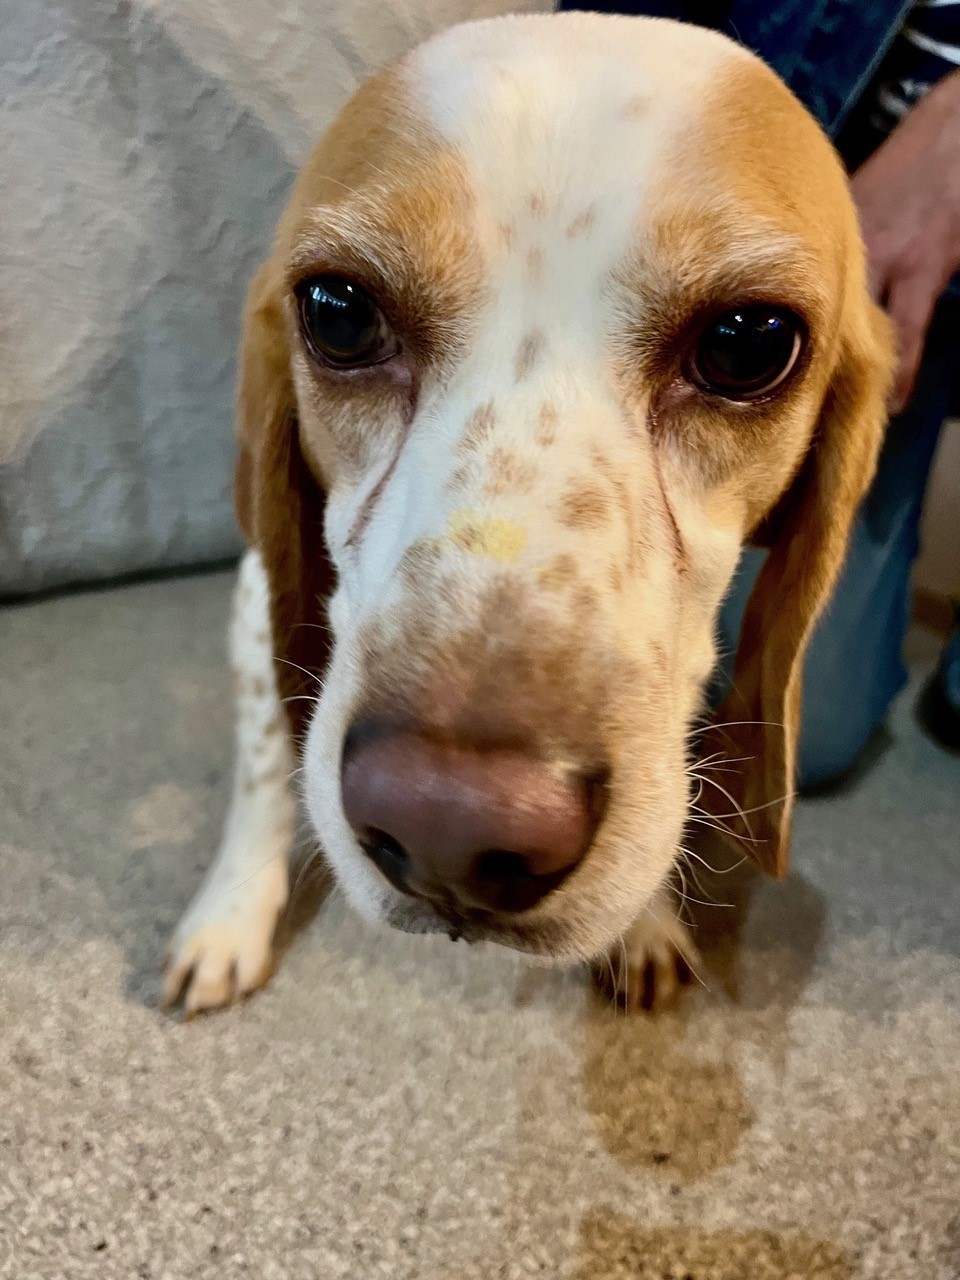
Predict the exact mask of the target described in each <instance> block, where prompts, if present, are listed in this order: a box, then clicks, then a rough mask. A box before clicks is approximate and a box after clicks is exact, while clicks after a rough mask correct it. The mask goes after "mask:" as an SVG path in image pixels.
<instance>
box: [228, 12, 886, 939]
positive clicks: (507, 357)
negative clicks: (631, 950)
mask: <svg viewBox="0 0 960 1280" xmlns="http://www.w3.org/2000/svg"><path fill="white" fill-rule="evenodd" d="M889 367H890V340H889V335H888V332H887V327H886V323H885V321H884V320H883V317H882V315H881V314H880V312H879V311H878V310H877V309H876V308H875V307H874V305H873V304H872V302H871V301H870V299H869V297H868V293H867V289H866V285H865V276H864V264H863V254H862V248H861V243H860V239H859V235H858V230H857V224H856V218H855V214H854V211H853V207H852V204H851V201H850V197H849V194H848V190H847V185H846V181H845V178H844V174H843V172H842V169H841V167H840V165H839V163H838V161H837V159H836V157H835V155H834V153H833V151H832V149H831V147H830V146H829V144H828V142H827V141H826V140H825V138H824V137H823V135H822V134H821V132H820V131H819V129H818V127H817V126H816V125H815V123H814V122H813V121H812V120H811V119H810V118H809V116H808V115H807V114H806V112H805V111H804V110H803V109H802V108H801V107H800V106H799V104H798V103H797V102H796V101H795V100H794V98H793V97H792V96H791V94H790V93H789V92H788V90H787V89H786V88H785V87H784V86H783V85H782V84H781V83H780V82H779V81H778V80H777V79H776V77H775V76H774V75H773V74H772V73H771V72H770V71H769V70H767V69H766V68H765V67H764V66H763V65H762V64H761V63H760V62H759V61H758V60H757V59H755V58H754V57H753V56H752V55H750V54H748V53H747V52H745V51H744V50H742V49H740V48H738V47H736V46H735V45H733V44H732V43H730V42H729V41H727V40H725V39H723V38H722V37H720V36H717V35H715V34H712V33H709V32H705V31H702V30H699V29H697V28H693V27H687V26H681V25H679V24H675V23H671V22H664V21H657V20H648V19H631V18H623V19H619V18H601V17H597V16H587V15H579V14H576V15H564V16H559V17H558V16H549V17H539V18H529V17H528V18H509V19H500V20H496V21H493V22H483V23H477V24H472V25H468V26H465V27H460V28H455V29H453V30H451V31H448V32H446V33H445V34H443V35H441V36H440V37H438V38H436V39H434V40H432V41H430V42H429V43H428V44H426V45H424V46H423V47H421V48H420V49H418V50H417V51H415V52H414V53H413V54H411V55H410V56H408V57H406V58H404V59H403V60H402V61H400V62H398V63H396V64H394V65H392V66H391V67H389V68H387V69H386V70H385V71H383V72H382V73H381V74H379V75H378V76H377V77H376V78H374V79H373V80H372V81H370V82H368V83H367V84H366V85H365V86H364V87H363V88H361V90H360V91H359V92H358V93H357V95H356V96H355V97H354V98H353V99H352V101H351V102H350V103H349V104H348V105H347V106H346V108H345V109H344V110H343V112H342V113H341V115H340V117H339V118H338V119H337V121H336V122H335V123H334V125H333V127H332V128H331V129H330V131H329V132H328V133H327V135H326V137H325V138H324V139H323V141H322V142H321V144H320V146H319V148H318V149H317V151H316V152H315V154H314V156H313V157H312V159H311V160H310V162H309V164H308V166H307V167H306V169H305V171H304V173H303V174H302V176H301V178H300V181H299V184H298V185H297V188H296V190H295V192H294V195H293V198H292V200H291V203H290V206H289V208H288V211H287V213H286V215H285V217H284V219H283V221H282V224H281V227H280V230H279V233H278V237H277V241H276V245H275V249H274V252H273V255H272V257H271V258H270V260H269V262H268V263H267V264H266V265H265V266H264V268H263V269H262V270H261V272H260V274H259V275H258V277H257V279H256V281H255V282H254V285H253V289H252V293H251V298H250V302H249V305H248V311H247V319H246V335H245V342H244V349H243V355H242V373H241V390H240V434H241V458H240V464H239V470H238V504H239V509H240V515H241V520H242V521H243V523H244V527H245V529H246V531H247V533H248V535H249V537H250V539H251V541H252V542H253V543H254V544H255V545H256V546H257V547H258V548H259V549H260V551H261V554H262V555H263V558H264V561H265V564H266V567H267V572H268V576H269V579H270V584H271V592H272V601H273V619H272V621H273V629H274V641H275V646H276V650H277V654H278V657H279V659H280V663H279V667H278V677H279V679H280V683H281V689H282V691H283V693H284V694H285V695H286V696H287V698H288V702H287V707H288V710H289V712H290V714H291V717H292V719H293V722H294V726H295V729H297V731H298V732H299V733H300V737H301V740H302V745H303V788H304V794H305V797H306V801H307V805H308V809H309V812H310V814H311V816H312V819H313V823H314V825H315V827H316V831H317V835H318V836H319V839H320V841H321V843H322V846H323V848H324V850H325V852H326V854H327V856H328V858H329V860H330V862H331V863H332V864H333V866H334V868H335V870H336V872H337V874H338V877H339V879H340V881H341V883H342V884H343V886H344V888H345V890H346V892H347V894H348V896H349V897H350V898H351V900H352V901H353V902H354V903H355V905H356V906H357V907H359V908H360V909H361V910H362V911H364V912H365V913H366V914H368V915H372V916H374V917H379V918H386V919H389V920H390V921H391V922H392V923H395V924H398V925H400V926H401V927H406V928H411V929H431V928H444V929H454V930H458V931H461V932H465V933H467V935H468V936H484V937H491V938H494V939H497V940H500V941H504V942H507V943H509V944H510V945H513V946H517V947H520V948H525V949H530V950H539V951H544V952H551V953H554V954H558V955H569V956H583V957H589V956H593V955H595V954H597V953H598V952H599V951H600V950H601V949H602V948H603V947H605V946H606V945H607V944H608V943H610V942H611V941H612V940H613V939H614V938H616V937H617V936H618V935H619V934H621V933H622V932H623V930H624V929H625V928H626V927H627V926H628V925H629V923H630V922H631V921H632V920H633V919H634V918H635V917H636V916H637V915H638V914H639V913H640V912H641V911H642V910H643V908H644V905H645V904H646V902H647V901H648V900H649V898H650V897H651V895H652V894H653V892H654V891H655V889H656V888H657V886H658V885H659V884H660V883H661V881H662V880H663V879H664V877H665V876H666V874H667V872H668V870H669V868H670V866H671V863H672V861H673V859H674V857H675V855H676V853H677V850H678V847H679V845H680V843H681V840H682V834H683V830H684V824H685V821H686V819H687V816H688V810H689V805H690V775H689V757H688V753H689V747H690V734H691V729H692V727H693V726H694V725H695V723H696V722H697V718H698V716H699V715H701V713H702V709H703V690H704V686H705V682H706V681H707V679H708V677H709V675H710V673H711V669H712V667H713V665H714V662H715V656H716V655H715V643H714V626H715V619H716V614H717V609H718V606H719V604H720V602H721V600H722V598H723V596H724V593H725V591H726V589H727V587H728V585H729V583H730V579H731V576H732V574H733V572H734V569H735V567H736V564H737V560H738V557H739V554H740V551H741V547H742V546H743V544H744V543H745V542H748V541H753V542H755V543H762V544H763V545H766V546H768V547H769V548H770V554H769V557H768V559H767V562H766V565H765V567H764V569H763V571H762V573H761V575H760V578H759V581H758V583H757V586H756V589H755V592H754V595H753V598H752V600H751V602H750V605H749V608H748V612H747V616H746V621H745V624H744V633H743V636H742V640H741V647H740V653H739V656H738V663H737V674H736V680H735V688H736V695H735V696H736V704H735V709H733V710H732V711H731V710H730V709H726V710H725V709H721V712H720V716H719V719H720V720H721V721H726V722H728V723H727V726H726V728H725V729H724V730H723V733H724V741H723V745H722V748H721V749H722V750H723V751H725V752H726V753H727V755H729V756H730V757H732V758H734V759H736V760H737V761H738V764H737V766H736V769H735V770H734V771H732V772H730V773H725V774H724V775H723V777H724V791H723V795H722V797H721V800H720V803H721V805H723V806H724V807H726V808H728V809H729V808H732V807H734V806H736V807H738V808H742V809H744V810H746V811H748V812H749V813H750V814H751V815H752V817H751V822H752V837H753V841H754V843H753V844H752V845H751V848H753V849H754V850H756V851H757V853H758V857H759V858H760V860H761V861H762V862H763V863H764V864H765V865H766V866H767V867H768V869H771V870H782V868H783V866H784V865H785V859H786V851H787V842H788V835H789V821H790V805H791V800H790V793H791V775H792V772H793V764H794V754H795V741H796V735H797V726H798V712H799V691H800V673H801V666H802V660H803V655H804V649H805V646H806V642H807V638H808V635H809V633H810V630H811V627H812V625H813V623H814V621H815V619H816V618H817V616H818V613H819V611H820V609H821V607H822V605H823V604H824V601H825V598H826V596H827V594H828V593H829V591H830V589H831V586H832V584H833V581H834V578H835V576H836V573H837V570H838V568H839V564H840V561H841V559H842V556H843V552H844V547H845V542H846V537H847V533H848V530H849V527H850V524H851V520H852V518H853V515H854V512H855V509H856V507H857V504H858V502H859V500H860V498H861V496H862V495H863V493H864V491H865V489H866V486H867V484H868V482H869V480H870V477H871V473H872V470H873V466H874V461H875V455H876V452H877V448H878V444H879V440H880V436H881V431H882V426H883V422H884V402H885V395H886V390H887V382H888V374H889ZM308 673H317V674H319V675H321V676H322V688H321V689H320V691H319V693H318V691H317V686H316V684H315V683H313V681H312V679H311V675H310V674H308ZM728 797H729V798H728Z"/></svg>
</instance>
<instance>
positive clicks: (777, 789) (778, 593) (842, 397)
mask: <svg viewBox="0 0 960 1280" xmlns="http://www.w3.org/2000/svg"><path fill="white" fill-rule="evenodd" d="M863 298H864V301H863V304H862V305H858V306H857V307H856V308H855V309H854V308H851V309H852V310H855V311H856V316H855V322H854V323H853V324H850V323H848V325H847V329H846V332H845V333H844V334H843V335H842V338H841V344H840V351H839V355H838V359H837V363H836V367H835V370H834V374H833V377H832V379H831V382H830V385H829V387H828V389H827V393H826V396H825V398H824V403H823V407H822V410H821V414H820V419H819V422H818V424H817V428H816V430H815V432H814V434H813V438H812V440H811V443H810V447H809V450H808V452H807V454H806V456H805V457H804V459H803V462H802V464H801V466H800V469H799V471H798V473H797V475H796V477H795V479H794V481H793V482H792V484H791V485H790V487H789V489H788V490H787V492H786V493H785V494H784V496H783V497H782V498H781V499H780V501H779V502H778V503H777V505H776V507H775V508H774V510H773V511H772V512H771V513H770V515H769V516H768V517H767V518H766V520H765V521H764V522H763V525H762V526H761V528H760V529H758V530H757V531H756V532H755V534H754V536H753V538H752V539H751V540H752V541H753V542H754V543H755V544H756V545H761V546H768V547H769V555H768V556H767V559H766V562H765V563H764V566H763V568H762V569H761V571H760V574H759V577H758V578H757V581H756V585H755V586H754V589H753V592H752V594H751V596H750V599H749V601H748V604H747V608H746V612H745V614H744V619H743V625H742V628H741V632H740V644H739V648H738V650H737V657H736V664H735V668H734V679H733V689H732V691H731V693H730V694H729V695H728V696H727V698H726V700H725V701H724V702H723V704H722V705H721V706H720V708H719V710H718V711H717V714H716V717H715V727H714V728H713V729H711V730H710V731H709V734H708V736H709V737H710V739H711V744H710V749H716V750H718V751H721V752H723V753H724V754H725V755H726V756H727V757H728V758H730V759H737V760H738V761H740V764H739V767H738V771H737V772H736V773H733V772H731V773H729V774H725V775H724V779H725V785H726V779H727V778H731V779H734V782H733V783H731V784H730V785H729V786H728V787H727V790H728V792H729V795H724V794H721V793H716V789H715V788H712V787H711V788H708V790H709V791H711V792H715V794H714V795H713V796H711V797H709V798H708V797H707V796H706V794H705V795H704V797H703V801H702V802H703V803H704V805H705V807H707V808H708V810H712V811H713V812H714V814H715V815H719V814H720V813H721V812H722V816H723V819H724V822H725V823H726V824H727V825H728V826H729V825H730V819H731V814H730V810H731V809H732V808H733V807H736V806H739V808H740V809H741V810H742V813H741V815H738V816H736V817H734V818H733V821H734V823H736V824H737V825H736V826H735V827H734V828H733V830H734V831H736V833H737V834H741V835H743V836H745V837H747V839H746V847H747V848H748V849H749V851H750V852H751V853H752V854H753V856H754V857H755V858H756V860H757V862H758V863H759V864H760V866H761V867H762V868H763V870H765V871H767V872H769V873H770V874H772V875H775V876H778V877H779V876H783V875H785V874H786V870H787V864H788V861H789V852H790V824H791V816H792V811H793V790H794V777H795V769H796V757H797V740H798V736H799V732H800V710H801V686H802V676H803V660H804V655H805V653H806V650H807V644H808V641H809V639H810V634H811V632H812V630H813V627H814V624H815V623H816V621H817V619H818V617H819V616H820V613H821V612H822V610H823V607H824V605H825V604H826V603H827V601H828V599H829V597H830V593H831V592H832V590H833V587H834V585H835V583H836V580H837V576H838V574H839V572H840V568H841V566H842V564H843V559H844V554H845V551H846V547H847V540H848V537H849V534H850V529H851V526H852V524H853V521H854V518H855V516H856V513H857V508H858V507H859V504H860V501H861V499H862V498H863V497H864V495H865V494H866V492H867V490H868V488H869V486H870V481H871V480H872V478H873V473H874V470H875V467H876V460H877V454H878V452H879V449H880V444H881V441H882V439H883V433H884V429H885V426H886V420H887V412H886V400H887V393H888V389H889V385H890V379H891V374H892V367H893V343H892V337H891V331H890V325H889V322H888V321H887V319H886V317H885V316H884V315H883V313H882V312H881V311H880V310H879V308H878V307H876V306H875V305H874V304H873V303H872V302H871V301H869V300H868V299H867V297H866V292H865V291H864V294H863ZM731 800H732V801H733V802H734V804H733V805H731V803H730V802H731Z"/></svg>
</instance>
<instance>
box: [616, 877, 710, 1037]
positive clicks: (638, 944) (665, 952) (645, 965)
mask: <svg viewBox="0 0 960 1280" xmlns="http://www.w3.org/2000/svg"><path fill="white" fill-rule="evenodd" d="M592 968H593V977H594V981H595V982H596V984H597V986H598V987H599V988H600V990H601V991H602V992H603V993H604V995H606V996H607V997H608V998H609V999H610V1000H612V1001H613V1002H614V1004H616V1005H617V1006H618V1007H619V1008H621V1009H628V1010H636V1009H643V1010H644V1011H646V1012H647V1013H660V1012H663V1011H664V1010H666V1009H672V1008H674V1007H675V1006H676V1004H677V1002H678V1001H679V999H680V995H681V993H682V991H683V989H684V988H685V987H688V986H689V985H690V984H691V983H692V982H693V981H694V980H695V979H697V977H698V974H699V970H700V956H699V953H698V951H697V948H696V946H695V945H694V942H693V939H692V937H691V936H690V930H689V929H688V928H687V926H686V925H685V924H684V923H683V921H682V920H680V919H679V918H678V916H677V913H676V910H675V908H674V906H673V903H672V901H671V900H670V899H668V898H667V897H666V895H662V896H659V897H658V898H656V899H655V900H654V901H653V902H652V903H651V904H650V906H649V907H648V908H647V910H646V911H645V912H644V914H643V915H642V916H641V917H640V918H639V919H638V920H637V921H635V923H634V924H633V925H631V927H630V928H629V929H628V930H627V932H626V934H625V935H624V936H623V938H622V939H621V941H620V942H618V943H616V944H615V945H614V946H613V948H612V949H611V951H610V952H609V953H608V955H606V956H605V957H603V958H602V959H600V960H596V961H594V963H593V966H592Z"/></svg>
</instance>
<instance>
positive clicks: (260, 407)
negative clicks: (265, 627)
mask: <svg viewBox="0 0 960 1280" xmlns="http://www.w3.org/2000/svg"><path fill="white" fill-rule="evenodd" d="M280 296H281V294H280V284H279V281H278V279H277V276H276V272H275V270H274V268H273V265H272V263H270V262H268V263H267V264H266V265H265V266H264V267H262V268H261V269H260V271H259V272H258V273H257V275H256V276H255V277H254V280H253V284H252V285H251V287H250V292H249V295H248V298H247V307H246V313H245V316H244V329H243V340H242V344H241V349H240V376H239V393H238V406H237V432H238V436H239V445H240V452H239V455H238V458H237V467H236V473H235V483H234V489H235V497H236V505H237V518H238V520H239V522H240V525H241V528H242V529H243V531H244V533H245V534H246V537H247V539H248V541H249V542H250V545H251V546H253V547H256V549H257V550H258V551H259V552H260V555H261V556H262V558H263V563H264V567H265V569H266V572H267V578H268V581H269V584H270V623H271V629H272V633H273V651H274V656H275V659H276V676H277V683H278V686H279V690H280V697H281V699H282V700H283V702H284V708H285V711H286V713H287V716H288V719H289V721H290V724H291V727H292V729H293V732H294V735H295V739H296V740H297V741H298V742H299V741H300V739H301V738H302V734H303V731H304V730H305V728H306V722H307V716H308V711H309V706H310V704H309V702H308V701H306V700H305V698H304V695H311V694H312V695H315V694H316V693H317V680H316V678H318V677H320V676H321V675H322V674H323V670H324V667H325V666H326V662H327V658H328V656H329V649H330V642H329V633H328V629H327V623H326V616H325V604H326V600H327V597H328V596H329V595H330V594H331V592H332V591H333V588H334V584H335V573H334V569H333V566H332V564H331V563H330V559H329V556H328V554H327V549H326V543H325V541H324V537H323V513H324V506H325V503H326V494H325V493H324V490H323V489H322V488H321V486H320V485H319V484H318V482H317V480H316V479H315V478H314V476H313V474H312V472H311V471H310V468H309V467H308V466H307V463H306V461H305V459H304V457H303V454H302V452H301V449H300V439H299V432H298V426H297V413H296V398H295V395H294V389H293V381H292V377H291V372H290V352H289V347H288V342H287V333H286V327H285V324H284V318H283V312H282V309H281V303H280Z"/></svg>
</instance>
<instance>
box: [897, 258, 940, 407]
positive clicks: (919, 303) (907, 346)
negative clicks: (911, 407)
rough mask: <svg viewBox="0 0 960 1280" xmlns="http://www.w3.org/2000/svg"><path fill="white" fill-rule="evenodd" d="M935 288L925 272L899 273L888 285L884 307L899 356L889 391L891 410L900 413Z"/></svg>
mask: <svg viewBox="0 0 960 1280" xmlns="http://www.w3.org/2000/svg"><path fill="white" fill-rule="evenodd" d="M939 292H940V288H939V281H938V279H937V278H936V277H932V276H929V275H925V274H918V275H911V276H902V277H900V278H898V279H895V280H893V281H892V283H891V285H890V290H889V296H888V300H887V311H888V314H889V316H890V319H891V320H892V321H893V324H894V328H895V329H896V333H897V346H898V357H899V359H898V365H897V372H896V375H895V377H894V380H893V389H892V391H891V393H890V410H891V412H892V413H900V412H901V411H902V410H903V409H904V408H905V407H906V405H907V403H908V402H909V400H910V396H911V394H912V393H913V387H914V384H915V382H916V380H917V370H918V369H919V367H920V360H921V358H922V356H923V344H924V341H925V339H926V336H927V330H928V329H929V327H930V319H931V316H932V315H933V308H934V306H935V305H936V301H937V295H938V294H939Z"/></svg>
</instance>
